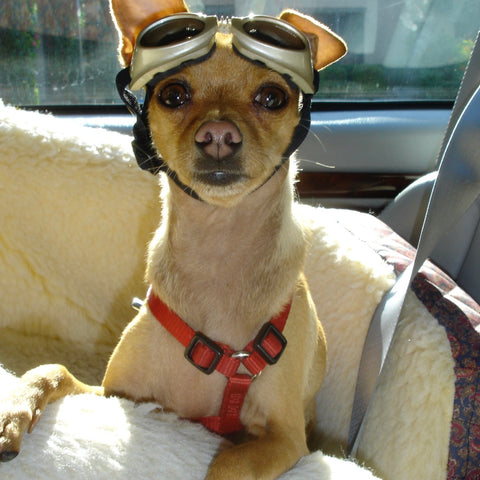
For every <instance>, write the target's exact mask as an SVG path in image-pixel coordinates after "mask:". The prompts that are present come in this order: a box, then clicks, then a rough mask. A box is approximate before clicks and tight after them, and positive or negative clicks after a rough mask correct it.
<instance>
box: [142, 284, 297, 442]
mask: <svg viewBox="0 0 480 480" xmlns="http://www.w3.org/2000/svg"><path fill="white" fill-rule="evenodd" d="M147 302H148V307H149V309H150V311H151V312H152V314H153V315H154V316H155V318H156V319H157V320H158V321H159V322H160V323H161V324H162V325H163V326H164V327H165V329H166V330H167V331H168V332H169V333H171V334H172V335H173V336H174V337H175V338H176V339H177V340H178V341H179V342H180V343H181V344H182V345H183V346H184V347H185V358H186V359H187V360H188V361H189V362H190V363H191V364H192V365H194V366H195V367H196V368H198V369H199V370H200V371H201V372H203V373H205V374H207V375H210V374H211V373H212V372H213V371H214V370H217V372H220V373H221V374H223V375H225V376H226V377H227V378H228V383H227V385H226V387H225V391H224V392H223V401H222V406H221V408H220V415H218V416H216V417H215V416H212V417H202V418H195V419H193V420H194V421H196V422H200V423H202V424H203V425H204V426H205V427H207V428H208V429H209V430H211V431H213V432H215V433H218V434H220V435H227V434H230V433H235V432H239V431H241V430H243V425H242V423H241V422H240V412H241V410H242V406H243V401H244V400H245V396H246V395H247V392H248V389H249V387H250V385H251V383H252V381H253V380H254V379H255V378H256V377H257V376H258V375H260V373H261V372H262V370H263V369H264V368H265V367H266V366H267V365H273V364H275V363H277V361H278V359H279V358H280V356H281V355H282V353H283V351H284V349H285V347H286V345H287V340H286V339H285V337H284V336H283V335H282V331H283V329H284V327H285V323H286V322H287V318H288V314H289V312H290V307H291V305H292V302H291V301H290V302H289V303H288V304H287V305H286V306H285V307H284V309H283V310H282V311H281V312H280V313H279V314H278V315H277V316H275V317H274V318H272V319H271V320H270V321H269V322H267V323H266V324H265V325H264V326H263V327H262V328H261V330H260V332H259V333H258V335H257V336H256V337H255V339H254V340H253V341H252V342H250V343H249V344H248V345H247V346H246V347H245V348H244V349H243V350H241V351H238V352H237V351H235V350H233V349H232V348H230V347H229V346H228V345H225V344H222V343H217V342H214V341H213V340H211V339H210V338H208V337H207V336H206V335H203V334H202V333H200V332H195V331H194V330H192V329H191V328H190V327H189V326H188V325H187V324H186V323H185V322H184V321H183V320H182V319H181V318H180V317H179V316H178V315H177V314H176V313H175V312H172V311H171V310H170V309H169V308H168V307H167V306H166V305H165V304H164V303H163V302H162V301H161V300H160V299H159V298H158V297H157V296H156V295H155V293H153V290H152V288H150V289H149V291H148V294H147ZM242 364H243V365H244V366H245V367H246V368H247V370H248V371H249V372H250V374H242V373H237V371H238V369H239V367H240V365H242Z"/></svg>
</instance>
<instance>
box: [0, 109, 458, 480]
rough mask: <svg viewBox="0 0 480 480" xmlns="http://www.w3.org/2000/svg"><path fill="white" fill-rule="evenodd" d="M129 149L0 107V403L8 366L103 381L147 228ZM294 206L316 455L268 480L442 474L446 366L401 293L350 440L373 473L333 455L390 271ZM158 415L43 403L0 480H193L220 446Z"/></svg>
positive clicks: (146, 199) (149, 208) (135, 292)
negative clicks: (396, 320)
mask: <svg viewBox="0 0 480 480" xmlns="http://www.w3.org/2000/svg"><path fill="white" fill-rule="evenodd" d="M129 143H130V139H129V138H128V137H125V136H122V135H120V134H116V133H112V132H107V131H101V130H99V131H96V130H93V129H88V128H80V127H78V128H75V129H73V130H72V127H71V125H66V124H65V122H62V121H61V120H59V119H56V118H53V117H51V116H45V115H40V114H37V113H27V112H21V111H18V110H15V109H13V108H11V107H4V106H1V105H0V187H1V188H0V204H1V205H2V208H1V209H0V271H1V272H2V275H0V364H1V365H3V367H4V368H0V397H1V396H2V395H7V394H8V389H9V388H10V387H11V386H12V384H14V383H15V381H16V380H15V377H14V376H12V375H10V374H8V373H7V369H8V370H10V371H12V372H14V373H15V374H21V373H23V371H25V369H27V368H30V367H32V366H35V365H38V364H40V363H46V362H58V363H64V364H65V365H67V367H69V368H70V369H71V370H72V372H73V373H74V374H76V375H78V376H79V377H80V378H81V379H83V380H84V381H87V382H89V383H99V382H100V381H101V376H102V372H103V370H104V367H105V362H106V360H107V358H108V354H109V352H110V351H111V349H112V348H113V346H114V344H115V343H116V341H117V338H118V335H119V334H120V332H121V330H122V329H123V327H124V326H125V324H126V323H127V322H128V321H129V320H130V319H131V318H132V316H133V312H132V311H131V310H130V307H129V303H130V300H131V297H133V296H139V297H142V296H143V295H144V293H145V285H144V284H143V280H142V275H143V268H144V252H145V246H146V244H147V242H148V240H149V238H150V236H151V234H152V233H153V231H154V230H155V228H156V226H157V224H158V219H159V201H158V195H159V187H158V185H157V184H156V181H155V179H154V178H153V177H152V176H151V175H149V174H146V173H145V172H142V171H140V170H139V169H138V168H137V167H136V166H135V164H134V161H133V160H132V155H131V151H130V145H129ZM298 212H299V215H302V216H303V218H304V221H306V222H309V223H310V224H311V226H312V229H313V231H314V239H313V241H312V245H311V248H310V252H309V258H308V261H307V271H306V273H307V277H308V280H309V283H310V288H311V291H312V295H313V298H314V301H315V303H316V306H317V309H318V312H319V316H320V319H321V320H322V323H323V325H324V328H325V331H326V335H327V342H328V372H327V377H326V379H325V382H324V384H323V386H322V388H321V390H320V391H319V393H318V395H317V406H318V409H317V410H318V424H317V437H318V438H317V443H318V445H319V447H321V448H322V451H323V452H326V453H328V455H326V454H324V453H321V452H320V451H316V452H314V453H312V454H311V455H309V456H307V457H305V458H304V459H302V460H301V461H300V462H299V463H298V464H297V465H296V466H295V467H294V468H293V469H292V470H291V471H290V472H287V473H285V474H284V475H283V476H282V477H281V478H282V479H293V478H298V479H300V478H301V479H310V478H312V479H319V478H321V479H344V478H356V479H357V478H358V479H360V480H361V479H369V478H383V479H388V480H389V479H391V480H401V479H408V480H411V479H413V478H415V479H417V478H428V479H441V478H445V473H446V460H447V455H448V441H449V433H450V420H451V414H452V399H453V393H454V374H453V360H452V358H451V353H450V346H449V343H448V339H447V337H446V334H445V331H444V329H443V328H441V327H439V325H438V324H437V322H436V321H435V320H434V319H433V318H432V317H431V316H430V315H429V314H428V312H427V311H426V310H425V308H424V307H423V306H422V305H421V304H420V303H419V302H418V301H417V300H416V298H414V297H413V295H411V296H410V297H409V299H408V302H407V306H406V309H405V312H404V315H403V317H402V320H401V329H400V332H399V335H398V336H397V338H396V339H395V342H394V346H393V350H392V354H391V355H390V358H389V362H388V364H387V365H386V373H387V374H386V375H385V380H384V381H383V382H382V384H381V385H380V386H379V394H377V396H376V398H375V401H374V403H373V405H372V408H371V410H370V413H369V416H368V419H367V423H366V428H365V429H364V431H363V434H362V438H361V448H360V458H361V459H362V461H365V462H366V464H367V465H368V466H369V467H371V468H374V469H375V474H376V475H377V477H374V476H373V474H372V473H371V472H370V471H369V470H368V469H367V468H361V467H359V466H358V465H356V464H355V463H353V462H350V461H347V460H344V459H341V458H337V457H335V456H333V455H341V453H342V449H344V447H345V443H346V438H347V433H348V424H349V420H350V410H351V406H352V401H353V391H354V385H355V378H356V371H357V368H358V362H359V359H360V354H361V349H362V346H363V340H364V338H365V334H366V330H367V328H368V322H369V320H370V318H371V315H372V313H373V311H374V309H375V306H376V305H377V303H378V301H379V300H380V298H381V297H382V295H383V293H384V292H385V291H386V290H387V289H388V288H389V286H390V285H391V284H392V281H393V274H392V271H391V268H390V267H389V266H388V265H386V264H385V263H384V262H383V261H382V259H381V258H380V257H379V256H378V255H377V254H376V253H375V252H373V251H372V250H371V249H370V248H369V247H368V245H365V244H364V243H362V242H361V241H359V240H358V239H357V238H355V237H354V236H353V235H351V234H350V233H349V232H348V231H346V230H345V229H344V228H343V227H342V226H341V225H340V224H339V223H338V222H337V214H336V213H335V211H329V210H324V209H320V208H319V209H314V208H311V207H305V206H299V207H298ZM365 221H366V222H368V217H367V216H366V217H365ZM0 402H1V398H0ZM156 408H157V406H155V405H149V404H148V405H140V406H135V405H134V404H133V403H132V402H129V401H126V400H119V399H115V398H109V399H105V398H98V397H94V396H85V395H82V396H77V397H69V398H66V399H64V400H62V401H59V402H56V403H54V404H52V405H50V406H48V407H47V409H46V411H45V414H44V416H43V418H42V420H41V421H40V423H39V424H38V426H37V428H36V429H35V431H34V432H33V433H32V434H31V435H27V436H26V438H25V440H24V443H23V449H22V451H21V453H20V455H19V456H18V457H17V458H16V459H15V460H14V461H12V462H9V463H7V464H0V478H2V479H3V478H6V479H23V478H35V479H47V478H48V479H56V478H59V479H60V478H62V479H63V478H71V479H84V478H85V479H86V478H88V479H91V478H97V479H103V478H109V479H110V478H112V476H114V478H129V479H130V478H142V477H145V478H166V479H173V480H174V479H177V478H178V479H184V478H191V479H196V478H198V479H201V478H204V475H205V472H206V470H207V468H208V464H209V462H210V461H211V459H212V457H213V456H214V455H215V453H216V452H217V451H218V450H219V449H221V448H224V446H225V444H224V441H223V440H222V439H220V438H219V437H217V436H215V435H213V434H211V433H209V432H207V431H206V430H205V429H203V427H201V426H198V425H194V424H192V423H189V422H186V421H181V420H178V419H177V418H176V417H175V416H174V415H172V414H165V413H162V412H159V411H157V410H156ZM412 439H414V441H412Z"/></svg>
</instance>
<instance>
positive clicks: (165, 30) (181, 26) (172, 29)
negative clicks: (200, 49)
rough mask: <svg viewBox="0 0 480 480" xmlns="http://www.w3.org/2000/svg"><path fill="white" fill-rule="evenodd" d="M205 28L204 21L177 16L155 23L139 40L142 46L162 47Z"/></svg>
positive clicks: (197, 33) (198, 32) (184, 38)
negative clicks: (171, 19)
mask: <svg viewBox="0 0 480 480" xmlns="http://www.w3.org/2000/svg"><path fill="white" fill-rule="evenodd" d="M204 29H205V22H203V21H202V20H200V19H195V18H179V19H175V20H174V21H167V22H164V23H162V24H157V25H155V26H154V27H153V28H152V29H151V30H149V31H146V32H145V33H144V34H143V35H142V38H141V40H140V44H141V46H142V47H164V46H167V45H174V44H176V43H180V42H183V41H185V40H189V39H191V38H193V37H195V36H197V35H199V34H200V33H202V32H203V30H204Z"/></svg>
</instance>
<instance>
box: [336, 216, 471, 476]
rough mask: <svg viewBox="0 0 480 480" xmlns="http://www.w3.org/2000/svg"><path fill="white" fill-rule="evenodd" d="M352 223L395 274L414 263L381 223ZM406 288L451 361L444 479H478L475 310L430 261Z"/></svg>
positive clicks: (406, 247) (407, 248)
mask: <svg viewBox="0 0 480 480" xmlns="http://www.w3.org/2000/svg"><path fill="white" fill-rule="evenodd" d="M351 219H352V218H351V217H350V218H349V219H348V220H349V222H348V227H347V228H348V230H349V231H351V232H352V233H353V234H354V235H356V236H358V237H359V238H361V239H362V240H363V241H365V242H366V243H368V244H369V245H370V246H371V247H372V248H373V249H374V250H375V251H376V252H377V253H378V254H379V255H381V256H382V257H383V258H384V259H385V261H386V262H388V263H389V264H391V265H392V266H393V267H394V270H395V273H396V274H397V275H398V274H399V273H401V272H402V271H403V270H404V269H405V268H406V266H407V265H408V264H409V263H410V262H411V261H412V260H413V258H414V255H415V249H414V248H413V247H412V246H410V245H409V244H408V243H407V242H405V241H404V240H403V239H402V238H401V237H400V236H398V235H397V234H396V233H394V232H393V231H392V230H391V229H390V228H389V227H388V226H386V225H384V224H383V223H382V222H380V221H378V220H377V219H375V218H374V217H369V218H368V220H367V221H365V218H362V219H361V220H360V221H359V222H358V223H357V222H356V221H354V222H353V224H352V222H351V221H350V220H351ZM342 223H344V222H343V221H342ZM344 225H345V224H344ZM411 288H412V290H413V291H414V293H415V294H416V296H417V298H418V299H419V300H420V301H421V302H422V303H423V304H424V305H425V307H426V308H427V309H428V310H429V312H430V313H431V314H432V316H433V317H434V318H436V319H437V321H438V322H439V323H440V324H441V325H442V326H443V327H444V328H445V330H446V332H447V336H448V339H449V341H450V347H451V351H452V356H453V358H454V360H455V376H456V381H455V399H454V405H453V414H452V424H451V433H450V450H449V458H448V465H447V479H448V480H453V479H457V480H458V479H465V480H480V306H479V305H478V304H477V303H476V302H475V301H474V300H473V299H472V298H471V297H469V296H468V295H467V294H466V293H465V292H464V291H463V290H461V289H460V288H459V287H458V286H457V285H456V284H455V282H454V281H453V280H452V279H451V278H450V277H449V276H448V275H446V274H445V273H444V272H443V271H442V270H441V269H439V268H438V267H436V266H435V265H433V264H432V263H431V262H429V261H427V262H425V264H424V265H423V267H422V269H421V270H420V272H419V274H418V275H417V276H416V277H415V279H414V281H413V283H412V287H411Z"/></svg>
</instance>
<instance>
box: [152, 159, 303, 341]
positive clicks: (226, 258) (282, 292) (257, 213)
mask: <svg viewBox="0 0 480 480" xmlns="http://www.w3.org/2000/svg"><path fill="white" fill-rule="evenodd" d="M289 175H290V174H289V172H288V164H287V165H286V166H285V168H282V169H280V170H279V171H278V172H277V173H276V174H275V175H274V176H273V177H272V178H271V179H270V180H269V181H268V182H266V183H265V184H264V185H263V186H262V187H261V188H259V189H258V190H256V191H255V192H252V193H251V194H250V195H248V196H247V197H245V198H244V199H243V200H242V201H241V203H240V204H238V205H237V206H235V207H230V208H224V207H216V206H212V205H210V204H208V203H205V202H202V201H198V200H195V199H193V198H191V197H190V196H188V195H186V194H185V193H184V192H182V191H181V190H180V188H179V187H178V186H176V185H175V184H173V182H171V181H170V180H169V183H170V185H169V189H168V190H169V191H168V193H167V194H166V198H165V199H164V214H163V219H162V225H161V228H160V229H159V230H158V231H157V234H156V235H155V238H154V240H153V241H152V244H151V247H150V250H149V255H150V258H149V262H148V263H149V265H150V267H149V268H148V270H147V279H148V281H149V282H150V283H152V285H153V287H154V289H155V291H156V293H157V294H158V295H159V297H160V298H161V299H162V300H163V301H164V302H165V303H167V305H168V306H169V307H170V308H172V309H173V310H174V311H175V312H176V313H177V314H178V315H180V316H181V317H182V318H183V319H184V320H185V321H186V322H187V323H189V325H190V326H191V327H192V328H194V329H195V330H201V331H202V332H203V333H205V334H206V335H209V334H211V335H212V337H213V338H218V339H219V340H221V341H224V342H227V340H228V341H229V342H232V346H234V347H235V346H236V345H235V344H236V343H237V341H238V346H239V348H240V347H242V346H243V345H244V344H246V343H247V342H248V341H249V340H250V339H251V338H250V336H251V334H252V333H251V332H252V331H255V329H257V328H258V327H259V326H260V325H262V324H263V323H264V322H266V321H267V320H269V318H270V317H271V316H272V315H274V314H275V313H277V312H278V310H280V308H281V307H282V304H283V303H285V302H286V301H288V300H289V297H290V296H291V295H292V293H293V290H294V288H295V284H296V281H297V279H298V276H299V274H300V271H301V269H302V268H303V260H304V254H305V238H304V233H303V232H302V230H301V229H300V226H299V225H298V224H297V223H296V222H295V221H294V219H293V216H292V203H293V193H292V190H293V187H292V184H291V181H290V178H289ZM159 267H160V268H159ZM246 322H247V325H246ZM248 324H250V325H248ZM210 326H211V327H210ZM213 326H214V327H213ZM219 330H220V331H219ZM221 330H224V331H223V332H222V331H221ZM209 332H210V333H209ZM226 337H228V338H226Z"/></svg>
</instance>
